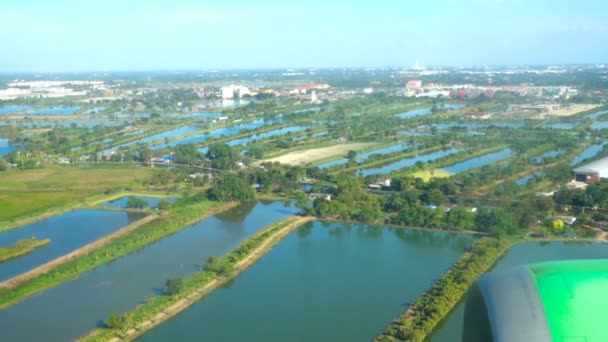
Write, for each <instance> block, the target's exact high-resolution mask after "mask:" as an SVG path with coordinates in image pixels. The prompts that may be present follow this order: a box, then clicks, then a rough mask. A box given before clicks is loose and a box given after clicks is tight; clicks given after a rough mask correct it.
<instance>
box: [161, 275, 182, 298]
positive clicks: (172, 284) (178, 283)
mask: <svg viewBox="0 0 608 342" xmlns="http://www.w3.org/2000/svg"><path fill="white" fill-rule="evenodd" d="M183 286H184V284H183V282H182V280H181V279H180V278H170V279H167V281H165V293H166V294H167V295H169V296H172V295H174V294H176V293H178V292H179V291H181V290H182V288H183Z"/></svg>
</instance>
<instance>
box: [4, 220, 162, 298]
mask: <svg viewBox="0 0 608 342" xmlns="http://www.w3.org/2000/svg"><path fill="white" fill-rule="evenodd" d="M159 217H160V216H158V215H156V214H152V215H150V216H146V217H144V218H143V219H141V220H138V221H135V222H133V223H131V224H129V225H126V226H124V227H123V228H121V229H119V230H117V231H115V232H113V233H112V234H109V235H106V236H104V237H102V238H101V239H98V240H95V241H93V242H91V243H89V244H87V245H84V246H82V247H80V248H78V249H76V250H74V251H72V252H70V253H68V254H65V255H63V256H60V257H58V258H56V259H54V260H51V261H49V262H47V263H46V264H43V265H40V266H38V267H36V268H34V269H32V270H29V271H27V272H25V273H22V274H20V275H18V276H16V277H13V278H11V279H8V280H5V281H3V282H0V288H13V287H15V286H17V285H19V284H21V283H22V282H24V281H26V280H29V279H32V278H35V277H37V276H39V275H41V274H44V273H47V272H49V271H51V270H53V269H54V268H56V267H58V266H59V265H62V264H65V263H67V262H69V261H71V260H73V259H76V258H78V257H80V256H82V255H85V254H88V253H91V252H92V251H94V250H96V249H98V248H100V247H102V246H104V245H106V244H108V243H109V242H110V241H112V240H114V239H116V238H119V237H122V236H125V235H127V234H130V233H131V232H133V231H134V230H136V229H138V228H139V227H141V226H142V225H144V224H146V223H148V222H151V221H153V220H156V219H157V218H159Z"/></svg>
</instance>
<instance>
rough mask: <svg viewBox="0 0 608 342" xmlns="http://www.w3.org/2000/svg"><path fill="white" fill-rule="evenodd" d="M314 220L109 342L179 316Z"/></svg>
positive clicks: (278, 236) (283, 231)
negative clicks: (225, 274)
mask: <svg viewBox="0 0 608 342" xmlns="http://www.w3.org/2000/svg"><path fill="white" fill-rule="evenodd" d="M312 220H314V217H297V218H296V219H295V220H294V221H293V222H291V223H290V224H289V225H288V226H286V227H285V228H283V229H281V230H280V231H278V232H276V233H275V234H273V235H271V236H269V237H268V238H267V239H266V240H265V241H264V242H262V244H260V245H259V246H258V247H257V248H256V249H254V250H253V251H252V252H251V253H249V254H248V255H247V256H246V257H245V258H244V259H243V260H241V261H239V262H238V263H237V264H236V265H234V269H235V272H234V273H233V274H232V275H231V276H230V277H228V278H221V279H220V278H217V279H214V280H212V281H210V282H208V283H207V284H205V285H204V286H202V287H200V288H198V289H196V290H195V291H194V293H192V294H190V295H189V296H187V297H185V298H182V299H180V300H178V301H177V302H175V303H173V305H171V306H170V307H168V308H166V309H165V310H163V311H162V312H160V313H158V314H157V315H156V316H154V317H153V318H152V319H149V320H147V321H144V322H142V323H141V324H140V326H139V327H138V328H137V329H129V330H128V331H127V332H126V333H125V335H124V337H123V338H119V337H114V338H112V339H109V340H108V341H109V342H119V341H132V340H134V339H135V338H137V337H139V336H141V335H143V334H144V333H145V332H146V331H148V330H150V329H152V328H154V327H156V326H157V325H159V324H161V323H163V322H164V321H166V320H168V319H170V318H171V317H173V316H175V315H177V314H178V313H180V312H181V311H183V310H185V309H186V308H188V307H189V306H190V305H192V304H194V303H196V302H197V301H198V300H200V299H201V298H203V297H204V296H205V295H207V294H209V293H210V292H211V291H213V290H215V289H216V288H217V287H219V286H220V285H221V284H223V283H225V282H227V281H228V280H230V279H233V278H234V277H236V276H238V275H239V274H240V273H241V272H243V271H244V270H246V269H247V267H249V266H251V265H253V264H254V263H255V262H256V261H258V260H259V259H260V258H261V257H262V256H264V254H266V252H268V251H269V250H270V249H271V248H272V247H273V246H274V245H275V244H276V243H278V242H279V241H281V240H282V239H283V238H284V237H285V236H287V235H288V234H289V233H291V232H292V231H293V230H295V229H296V228H298V227H300V226H301V225H303V224H304V223H306V222H309V221H312Z"/></svg>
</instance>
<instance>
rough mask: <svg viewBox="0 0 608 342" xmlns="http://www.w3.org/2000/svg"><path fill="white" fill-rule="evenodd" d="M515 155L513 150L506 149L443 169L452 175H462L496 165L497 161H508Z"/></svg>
mask: <svg viewBox="0 0 608 342" xmlns="http://www.w3.org/2000/svg"><path fill="white" fill-rule="evenodd" d="M512 155H513V151H511V149H509V148H506V149H504V150H501V151H498V152H493V153H488V154H484V155H483V156H479V157H475V158H471V159H467V160H465V161H463V162H460V163H457V164H454V165H450V166H448V167H444V168H443V169H444V170H446V171H448V172H450V173H460V172H464V171H467V170H470V169H472V168H475V167H482V166H485V165H489V164H492V163H495V162H497V161H501V160H504V159H507V158H509V157H511V156H512Z"/></svg>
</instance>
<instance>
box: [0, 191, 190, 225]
mask: <svg viewBox="0 0 608 342" xmlns="http://www.w3.org/2000/svg"><path fill="white" fill-rule="evenodd" d="M128 196H144V197H156V198H166V197H180V196H181V194H179V193H171V192H163V193H162V194H159V193H150V192H145V191H135V192H131V191H120V192H116V193H113V194H108V195H106V194H101V195H93V196H91V197H87V198H83V199H80V200H75V201H70V202H65V203H62V204H57V205H49V206H48V207H45V208H41V209H39V210H36V211H32V212H28V213H26V214H23V215H21V216H19V217H17V218H13V219H11V220H10V221H0V233H1V232H3V231H7V230H11V229H15V228H20V227H22V226H24V225H27V224H30V223H34V222H38V221H40V220H44V219H46V218H49V217H51V216H57V215H61V214H63V213H66V212H68V211H70V210H76V209H98V210H117V211H130V212H138V213H146V212H149V211H150V210H147V209H129V208H112V207H99V208H95V207H96V206H98V205H100V204H101V203H104V202H109V201H113V200H115V199H118V198H121V197H128Z"/></svg>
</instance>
